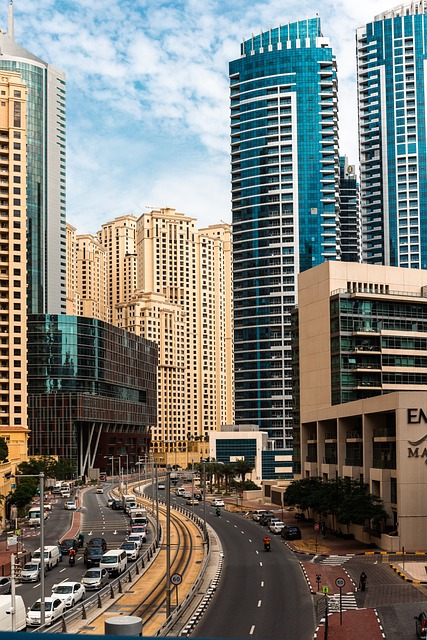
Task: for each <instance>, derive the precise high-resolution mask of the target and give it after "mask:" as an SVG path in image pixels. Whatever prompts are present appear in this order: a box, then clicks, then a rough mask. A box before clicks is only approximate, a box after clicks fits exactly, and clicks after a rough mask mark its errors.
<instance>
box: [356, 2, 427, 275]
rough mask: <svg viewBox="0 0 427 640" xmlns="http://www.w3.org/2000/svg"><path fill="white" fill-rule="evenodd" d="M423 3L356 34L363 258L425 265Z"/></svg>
mask: <svg viewBox="0 0 427 640" xmlns="http://www.w3.org/2000/svg"><path fill="white" fill-rule="evenodd" d="M426 11H427V8H426V3H425V2H406V3H403V4H401V5H399V6H397V7H396V8H394V9H392V10H390V11H385V12H384V13H382V14H380V15H377V16H376V17H375V18H374V20H373V22H371V23H369V24H367V25H365V26H364V27H361V28H360V29H358V30H357V76H358V107H359V149H360V187H361V206H362V216H363V257H364V261H366V262H369V263H372V264H385V265H392V266H398V267H410V268H415V269H426V268H427V214H426V211H427V201H426V194H427V138H426V126H425V122H426V105H425V102H426V101H425V95H426V91H427V81H426V75H425V72H424V65H425V41H426V38H427V15H426Z"/></svg>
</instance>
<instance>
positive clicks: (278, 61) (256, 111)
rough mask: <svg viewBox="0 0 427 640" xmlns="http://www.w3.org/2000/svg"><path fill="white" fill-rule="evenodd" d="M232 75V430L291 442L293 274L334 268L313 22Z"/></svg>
mask: <svg viewBox="0 0 427 640" xmlns="http://www.w3.org/2000/svg"><path fill="white" fill-rule="evenodd" d="M240 53H241V55H240V58H239V59H237V60H234V61H232V62H231V63H230V89H231V165H232V211H233V256H234V257H233V273H234V323H235V332H234V343H235V372H236V373H235V377H236V379H235V389H236V395H235V411H236V424H245V423H246V424H247V423H251V424H258V425H259V427H260V428H262V429H263V430H266V431H268V433H269V437H270V438H271V440H272V441H274V443H275V446H276V447H279V448H280V447H284V446H289V445H290V444H291V442H292V397H291V384H292V382H291V341H290V340H291V339H290V310H291V309H292V308H293V307H294V306H295V304H296V303H297V290H296V287H297V282H296V281H297V274H298V273H299V272H300V271H304V270H305V269H308V268H310V267H312V266H315V265H317V264H319V263H321V262H323V261H324V260H335V259H339V257H340V233H339V223H338V202H339V200H338V192H339V156H338V129H337V77H336V63H335V57H334V55H333V53H332V49H331V47H330V45H329V40H328V39H327V38H325V37H323V35H322V32H321V25H320V19H319V18H317V17H316V18H312V19H309V20H303V21H301V22H295V23H293V24H288V25H285V26H280V27H278V28H276V29H270V30H269V31H267V32H265V33H261V34H260V35H258V36H252V38H250V39H249V40H246V41H244V42H243V43H242V45H241V52H240Z"/></svg>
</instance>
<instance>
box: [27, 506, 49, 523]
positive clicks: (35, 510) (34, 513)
mask: <svg viewBox="0 0 427 640" xmlns="http://www.w3.org/2000/svg"><path fill="white" fill-rule="evenodd" d="M40 512H41V507H40V505H39V506H37V507H31V509H30V510H29V512H28V524H29V525H30V527H39V526H40ZM43 517H44V519H45V520H46V519H47V511H46V509H43Z"/></svg>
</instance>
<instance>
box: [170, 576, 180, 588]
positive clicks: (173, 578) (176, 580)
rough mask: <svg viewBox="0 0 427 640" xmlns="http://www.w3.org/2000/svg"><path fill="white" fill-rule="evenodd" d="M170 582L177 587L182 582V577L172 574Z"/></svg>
mask: <svg viewBox="0 0 427 640" xmlns="http://www.w3.org/2000/svg"><path fill="white" fill-rule="evenodd" d="M171 582H172V584H174V585H175V586H176V587H177V586H178V585H179V584H181V582H182V575H181V574H180V573H173V574H172V575H171Z"/></svg>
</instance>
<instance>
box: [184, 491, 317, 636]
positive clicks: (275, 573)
mask: <svg viewBox="0 0 427 640" xmlns="http://www.w3.org/2000/svg"><path fill="white" fill-rule="evenodd" d="M195 510H196V513H198V514H199V515H200V516H202V517H203V503H201V504H200V505H198V506H196V507H195ZM206 519H207V521H208V522H209V524H210V525H212V527H213V528H214V529H215V530H216V532H217V533H218V535H219V537H220V539H221V543H222V545H223V549H224V568H223V574H222V578H221V582H220V585H219V589H218V590H217V592H216V594H215V596H214V599H213V601H212V603H211V605H210V606H209V607H208V609H207V612H206V613H205V615H204V616H203V618H202V620H201V622H200V623H199V625H198V626H197V627H196V628H195V630H194V631H193V634H192V635H193V636H194V637H198V638H249V637H250V638H266V639H268V640H275V639H276V638H277V639H280V640H295V639H296V638H298V640H312V638H313V633H314V617H313V604H312V598H311V595H310V593H309V592H308V589H307V583H306V581H305V579H304V576H303V573H302V571H301V569H300V567H299V564H298V561H297V559H296V558H295V556H294V554H293V553H292V552H291V551H289V549H288V548H287V547H286V546H285V545H284V544H283V543H282V542H281V538H280V537H275V536H273V535H271V536H270V537H271V539H272V541H271V542H272V544H271V551H270V552H265V551H264V549H263V543H262V538H263V537H264V535H265V532H266V529H265V528H264V527H261V525H259V524H258V523H256V522H253V521H252V520H249V519H245V518H243V517H242V516H241V515H238V514H233V513H230V512H227V511H225V510H222V512H221V516H220V517H217V516H216V515H215V508H213V507H212V506H211V505H207V508H206Z"/></svg>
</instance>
